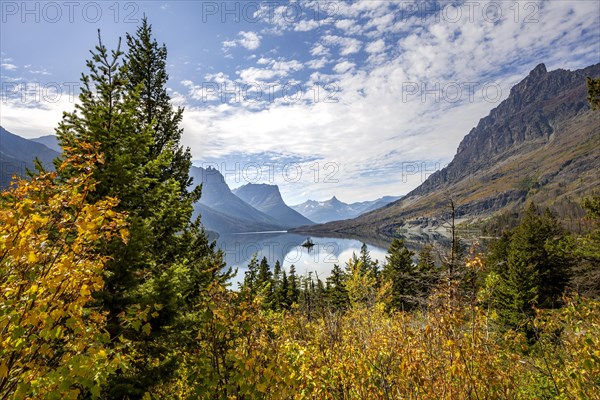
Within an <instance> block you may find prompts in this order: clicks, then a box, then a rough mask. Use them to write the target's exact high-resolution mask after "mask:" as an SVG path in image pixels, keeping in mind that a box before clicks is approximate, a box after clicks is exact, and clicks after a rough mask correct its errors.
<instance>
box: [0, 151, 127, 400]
mask: <svg viewBox="0 0 600 400" xmlns="http://www.w3.org/2000/svg"><path fill="white" fill-rule="evenodd" d="M83 148H84V150H86V151H87V152H85V153H84V154H80V155H77V156H72V157H69V158H67V159H65V160H64V161H63V162H62V165H61V166H60V168H71V169H74V170H76V171H78V173H77V174H76V175H75V176H73V177H72V178H70V179H69V180H67V181H66V182H58V181H57V178H56V173H53V172H41V173H40V174H39V175H37V176H35V177H33V178H32V179H31V180H18V181H17V182H15V183H14V184H13V186H12V187H11V188H10V189H9V190H7V191H5V192H2V194H1V197H0V227H1V228H0V398H3V399H7V398H11V399H29V398H36V399H40V398H41V399H44V398H47V399H69V398H71V399H74V398H78V397H81V396H83V395H85V396H90V395H91V396H97V395H99V393H100V387H101V385H102V384H103V383H104V381H105V379H106V377H107V376H108V375H109V374H110V373H112V372H114V371H115V370H116V369H117V368H119V367H121V365H122V361H123V360H122V359H121V357H120V354H119V353H118V351H117V350H116V349H115V347H114V346H110V347H109V346H107V343H108V340H109V338H108V335H107V334H106V333H105V330H104V326H105V317H104V315H103V314H102V313H101V312H100V311H99V310H97V309H95V308H94V307H92V306H90V304H93V303H92V302H93V297H92V295H93V293H94V292H97V291H99V290H101V289H102V288H103V285H104V281H103V275H102V274H103V267H104V263H105V262H106V261H107V260H106V258H103V257H100V256H98V255H97V251H96V248H95V246H97V245H98V243H100V242H101V241H102V240H103V239H108V238H111V237H113V236H115V235H121V236H122V237H124V238H126V228H125V223H124V217H125V216H124V215H122V214H119V213H117V212H114V211H113V210H112V209H113V207H115V205H116V204H117V200H116V199H113V198H106V199H103V200H101V201H98V202H96V203H93V204H90V203H88V202H87V195H88V193H90V192H91V191H93V190H94V181H93V179H92V173H91V171H92V166H93V165H94V164H96V163H101V162H102V158H101V157H100V156H98V155H96V154H95V152H94V151H93V146H92V145H89V144H84V145H83Z"/></svg>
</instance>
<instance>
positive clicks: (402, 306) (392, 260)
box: [382, 239, 418, 310]
mask: <svg viewBox="0 0 600 400" xmlns="http://www.w3.org/2000/svg"><path fill="white" fill-rule="evenodd" d="M413 255H414V253H413V252H412V251H410V250H408V249H407V248H406V246H405V245H404V241H402V240H401V239H394V241H393V242H392V244H391V245H390V247H389V249H388V255H387V256H386V263H385V265H384V266H383V270H382V275H383V279H384V281H386V282H388V283H389V284H390V290H391V300H390V307H391V308H395V309H397V310H410V309H412V308H413V307H414V306H415V305H416V304H417V298H416V295H417V293H418V292H417V289H418V287H417V269H416V267H415V265H414V264H413V262H412V256H413Z"/></svg>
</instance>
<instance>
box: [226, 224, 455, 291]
mask: <svg viewBox="0 0 600 400" xmlns="http://www.w3.org/2000/svg"><path fill="white" fill-rule="evenodd" d="M310 238H311V240H312V241H313V242H314V243H315V245H314V246H313V247H312V248H310V249H308V248H306V247H303V246H301V244H302V243H304V242H305V241H306V239H307V236H306V235H300V234H296V233H287V232H261V233H244V234H229V235H221V236H220V237H219V238H218V239H217V246H218V247H219V248H220V249H221V250H222V251H223V253H224V255H225V261H226V263H227V266H229V267H232V268H233V269H236V268H237V271H238V273H237V276H236V277H235V278H234V279H233V283H234V286H237V282H240V281H243V279H244V273H245V272H246V271H247V269H248V263H249V262H250V260H251V258H252V256H253V255H254V254H257V256H258V260H259V261H260V260H261V259H262V258H263V257H266V258H267V260H268V262H269V265H270V266H271V268H273V266H274V265H275V262H276V261H277V260H279V262H280V263H281V265H282V266H283V268H284V269H285V270H286V271H288V272H289V267H290V266H291V265H292V264H294V265H295V267H296V273H297V274H298V275H306V274H307V273H308V272H312V273H313V276H315V275H318V276H319V278H321V279H322V280H325V278H327V277H328V276H329V273H330V271H331V269H332V268H333V265H334V264H338V265H340V266H342V267H345V265H346V262H347V261H348V260H349V259H350V258H352V253H353V252H354V253H356V254H357V255H358V254H359V253H360V248H361V246H362V244H363V242H364V243H366V244H367V248H368V249H369V252H370V254H371V258H372V259H373V260H378V261H379V264H380V265H381V264H383V263H384V262H385V256H386V254H387V248H388V247H389V244H390V243H391V240H390V239H389V238H364V237H316V236H311V237H310ZM403 239H404V241H405V243H406V245H407V247H408V248H409V249H411V250H412V251H414V252H415V253H418V251H419V250H420V248H421V247H422V246H423V245H425V244H427V243H443V242H444V241H447V239H446V238H445V237H444V236H441V235H439V234H421V235H413V236H412V237H411V236H407V237H405V238H403ZM415 258H416V255H415Z"/></svg>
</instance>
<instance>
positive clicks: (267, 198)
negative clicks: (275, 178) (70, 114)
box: [233, 183, 314, 228]
mask: <svg viewBox="0 0 600 400" xmlns="http://www.w3.org/2000/svg"><path fill="white" fill-rule="evenodd" d="M233 194H235V195H236V196H238V197H239V198H240V199H242V200H244V201H245V202H246V203H248V204H250V205H251V206H252V207H254V208H256V209H257V210H259V211H261V212H263V213H265V214H267V215H268V216H270V217H271V218H273V219H275V220H276V221H277V222H278V223H279V224H281V225H283V226H286V227H291V228H295V227H298V226H303V225H313V224H314V222H312V221H311V220H310V219H308V218H306V217H304V216H303V215H301V214H300V213H299V212H297V211H296V210H293V209H292V208H290V207H289V206H288V205H287V204H285V202H284V201H283V198H282V197H281V193H280V192H279V187H278V186H277V185H268V184H266V183H263V184H254V183H248V184H246V185H243V186H240V187H239V188H237V189H234V190H233Z"/></svg>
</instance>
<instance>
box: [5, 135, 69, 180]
mask: <svg viewBox="0 0 600 400" xmlns="http://www.w3.org/2000/svg"><path fill="white" fill-rule="evenodd" d="M59 155H60V153H59V152H57V151H54V150H52V149H50V148H48V147H47V146H45V145H43V144H41V143H37V142H35V141H32V140H29V139H25V138H22V137H21V136H18V135H15V134H13V133H10V132H9V131H7V130H6V129H4V128H3V127H1V126H0V188H6V187H8V185H9V184H10V182H11V180H12V176H13V175H19V176H21V177H23V176H25V174H26V172H27V169H30V170H32V169H33V168H34V163H33V160H34V159H35V158H38V159H39V160H40V161H41V162H42V165H43V166H44V167H45V168H47V169H53V168H54V164H53V160H54V159H55V158H57V157H58V156H59Z"/></svg>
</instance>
